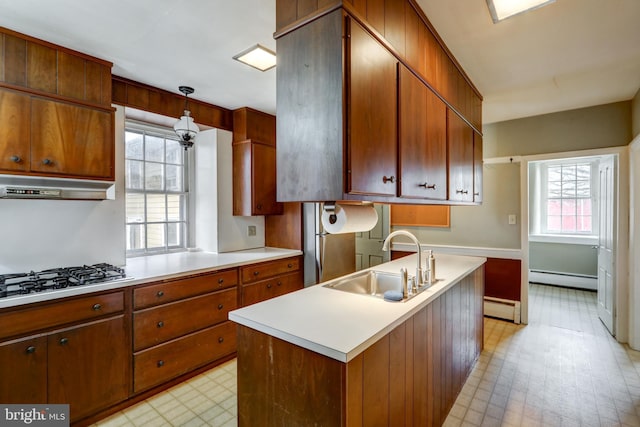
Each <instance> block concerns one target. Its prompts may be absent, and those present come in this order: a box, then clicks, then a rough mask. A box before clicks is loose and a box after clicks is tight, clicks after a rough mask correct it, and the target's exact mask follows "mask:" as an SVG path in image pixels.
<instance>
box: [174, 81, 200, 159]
mask: <svg viewBox="0 0 640 427" xmlns="http://www.w3.org/2000/svg"><path fill="white" fill-rule="evenodd" d="M178 90H179V91H180V92H182V93H184V115H183V116H182V117H180V120H178V121H177V122H176V124H175V125H173V130H175V131H176V133H177V134H178V136H179V137H180V145H182V146H183V147H184V149H185V151H186V150H187V148H189V147H191V146H193V142H194V141H195V139H196V135H197V134H198V132H200V128H198V125H196V123H195V122H194V121H193V117H191V111H189V108H188V105H187V102H188V96H189V95H191V94H192V93H193V92H194V90H193V88H192V87H189V86H180V87H178Z"/></svg>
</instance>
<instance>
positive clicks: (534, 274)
mask: <svg viewBox="0 0 640 427" xmlns="http://www.w3.org/2000/svg"><path fill="white" fill-rule="evenodd" d="M529 283H541V284H544V285H556V286H563V287H566V288H577V289H588V290H592V291H595V290H597V289H598V278H597V277H596V276H588V275H585V274H574V273H561V272H557V271H544V270H529Z"/></svg>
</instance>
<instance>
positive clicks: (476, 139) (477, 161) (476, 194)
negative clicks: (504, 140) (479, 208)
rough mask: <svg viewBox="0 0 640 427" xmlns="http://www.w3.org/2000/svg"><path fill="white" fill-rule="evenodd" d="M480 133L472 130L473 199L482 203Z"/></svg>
mask: <svg viewBox="0 0 640 427" xmlns="http://www.w3.org/2000/svg"><path fill="white" fill-rule="evenodd" d="M482 161H483V160H482V135H480V134H479V133H477V132H473V201H474V202H475V203H482Z"/></svg>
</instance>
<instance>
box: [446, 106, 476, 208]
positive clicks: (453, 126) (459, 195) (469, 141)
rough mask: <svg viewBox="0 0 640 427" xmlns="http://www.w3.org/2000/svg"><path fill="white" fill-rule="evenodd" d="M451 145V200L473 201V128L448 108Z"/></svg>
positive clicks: (448, 136) (448, 129) (449, 140)
mask: <svg viewBox="0 0 640 427" xmlns="http://www.w3.org/2000/svg"><path fill="white" fill-rule="evenodd" d="M447 138H448V147H449V200H453V201H457V202H472V201H473V130H472V129H471V127H470V126H469V125H467V123H465V121H464V120H462V119H461V118H460V117H459V116H458V115H457V114H456V113H454V112H453V111H451V110H447Z"/></svg>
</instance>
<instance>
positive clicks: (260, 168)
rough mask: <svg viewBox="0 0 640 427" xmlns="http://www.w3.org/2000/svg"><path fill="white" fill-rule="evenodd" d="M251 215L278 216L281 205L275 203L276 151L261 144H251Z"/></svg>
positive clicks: (280, 211)
mask: <svg viewBox="0 0 640 427" xmlns="http://www.w3.org/2000/svg"><path fill="white" fill-rule="evenodd" d="M251 153H252V154H251V155H252V160H253V164H252V169H253V170H252V183H253V191H252V197H251V198H252V209H253V215H272V214H276V215H279V214H281V213H282V210H283V206H282V203H278V202H276V149H275V147H272V146H269V145H263V144H256V143H252V144H251Z"/></svg>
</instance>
